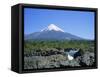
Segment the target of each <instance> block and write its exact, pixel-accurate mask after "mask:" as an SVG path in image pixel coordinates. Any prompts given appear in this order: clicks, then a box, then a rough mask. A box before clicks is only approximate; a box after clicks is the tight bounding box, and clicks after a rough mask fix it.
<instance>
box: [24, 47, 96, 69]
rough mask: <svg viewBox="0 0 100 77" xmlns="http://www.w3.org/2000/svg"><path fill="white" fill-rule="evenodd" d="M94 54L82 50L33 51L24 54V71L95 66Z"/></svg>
mask: <svg viewBox="0 0 100 77" xmlns="http://www.w3.org/2000/svg"><path fill="white" fill-rule="evenodd" d="M94 55H95V54H94V52H90V51H85V52H83V50H82V49H73V48H67V49H59V48H55V49H54V48H53V49H47V50H45V52H44V50H42V49H39V50H34V53H30V54H24V69H43V68H59V67H76V66H77V67H87V66H93V65H94V64H95V58H94Z"/></svg>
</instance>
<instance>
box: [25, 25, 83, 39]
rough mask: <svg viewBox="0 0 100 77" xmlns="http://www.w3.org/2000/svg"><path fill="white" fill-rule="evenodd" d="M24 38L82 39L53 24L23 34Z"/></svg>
mask: <svg viewBox="0 0 100 77" xmlns="http://www.w3.org/2000/svg"><path fill="white" fill-rule="evenodd" d="M24 38H25V40H34V39H35V40H82V38H80V37H78V36H75V35H73V34H70V33H67V32H64V31H63V30H62V29H61V28H59V27H57V26H56V25H54V24H50V25H49V26H48V27H46V28H44V29H42V30H41V31H39V32H33V33H31V34H28V35H25V37H24Z"/></svg>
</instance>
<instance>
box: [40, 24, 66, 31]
mask: <svg viewBox="0 0 100 77" xmlns="http://www.w3.org/2000/svg"><path fill="white" fill-rule="evenodd" d="M41 31H61V32H64V31H63V30H62V29H61V28H59V27H57V26H56V25H55V24H50V25H49V26H48V27H47V28H45V29H42V30H41Z"/></svg>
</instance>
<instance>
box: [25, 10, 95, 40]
mask: <svg viewBox="0 0 100 77" xmlns="http://www.w3.org/2000/svg"><path fill="white" fill-rule="evenodd" d="M50 24H55V25H57V26H58V27H60V28H61V29H63V30H64V31H65V32H68V33H71V34H73V35H77V36H79V37H82V38H86V39H94V12H86V11H85V12H84V11H70V10H67V11H65V10H48V9H33V8H24V34H30V33H33V32H38V31H40V30H41V29H44V28H45V27H47V26H48V25H50Z"/></svg>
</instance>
